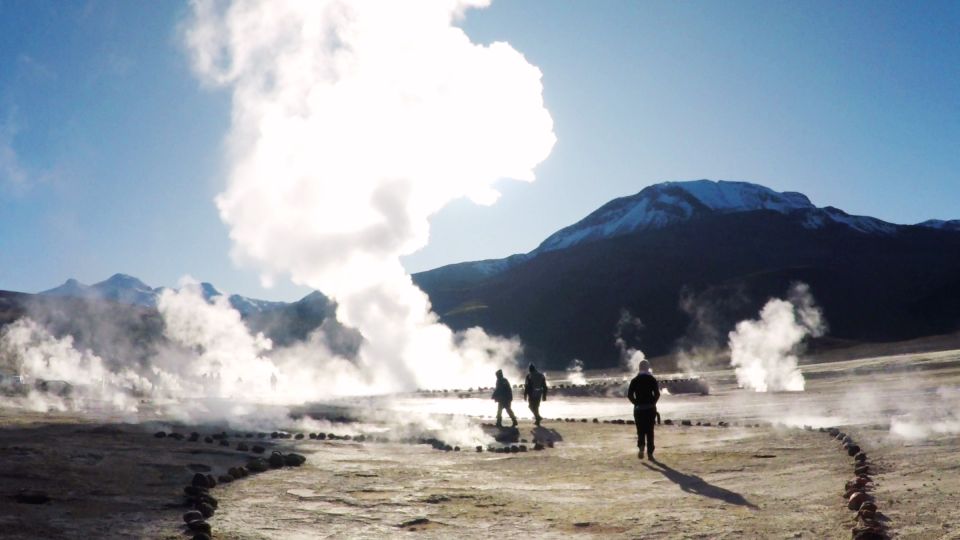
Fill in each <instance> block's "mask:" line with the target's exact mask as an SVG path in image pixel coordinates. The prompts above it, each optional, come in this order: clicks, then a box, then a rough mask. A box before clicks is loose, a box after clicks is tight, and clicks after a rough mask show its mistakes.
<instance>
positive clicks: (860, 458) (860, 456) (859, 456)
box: [853, 451, 867, 463]
mask: <svg viewBox="0 0 960 540" xmlns="http://www.w3.org/2000/svg"><path fill="white" fill-rule="evenodd" d="M853 459H855V460H856V461H857V462H858V463H863V462H865V461H866V460H867V454H866V453H864V452H863V451H861V452H860V453H858V454H857V455H855V456H853Z"/></svg>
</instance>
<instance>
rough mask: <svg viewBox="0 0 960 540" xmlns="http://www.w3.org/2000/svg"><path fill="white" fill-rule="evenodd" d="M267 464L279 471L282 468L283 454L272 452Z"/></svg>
mask: <svg viewBox="0 0 960 540" xmlns="http://www.w3.org/2000/svg"><path fill="white" fill-rule="evenodd" d="M267 462H268V463H269V464H270V466H271V467H273V468H274V469H279V468H280V467H283V454H281V453H280V452H277V451H274V452H273V453H272V454H270V457H269V458H267Z"/></svg>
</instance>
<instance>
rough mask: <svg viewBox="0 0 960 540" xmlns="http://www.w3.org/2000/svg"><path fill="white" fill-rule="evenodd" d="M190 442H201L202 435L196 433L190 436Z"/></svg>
mask: <svg viewBox="0 0 960 540" xmlns="http://www.w3.org/2000/svg"><path fill="white" fill-rule="evenodd" d="M187 440H188V441H190V442H197V441H199V440H200V434H199V433H197V432H196V431H194V432H193V433H191V434H190V438H188V439H187Z"/></svg>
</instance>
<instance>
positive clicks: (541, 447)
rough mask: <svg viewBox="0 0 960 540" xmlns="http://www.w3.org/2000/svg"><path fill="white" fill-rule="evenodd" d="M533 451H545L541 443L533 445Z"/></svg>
mask: <svg viewBox="0 0 960 540" xmlns="http://www.w3.org/2000/svg"><path fill="white" fill-rule="evenodd" d="M533 449H534V450H536V451H538V452H539V451H540V450H543V445H542V444H540V443H535V444H534V445H533Z"/></svg>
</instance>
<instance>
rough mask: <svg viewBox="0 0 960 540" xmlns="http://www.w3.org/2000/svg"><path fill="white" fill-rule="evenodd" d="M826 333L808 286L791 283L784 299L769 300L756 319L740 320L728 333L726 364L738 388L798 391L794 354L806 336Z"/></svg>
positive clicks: (799, 381) (799, 380)
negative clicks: (727, 362)
mask: <svg viewBox="0 0 960 540" xmlns="http://www.w3.org/2000/svg"><path fill="white" fill-rule="evenodd" d="M825 331H826V323H825V321H824V319H823V313H822V312H821V311H820V308H818V307H817V306H816V304H815V303H814V300H813V296H812V295H811V294H810V287H809V286H807V285H806V284H803V283H797V284H795V285H794V286H793V287H792V288H791V290H790V293H789V296H788V299H787V300H783V299H779V298H773V299H770V300H769V301H768V302H767V304H766V305H765V306H764V307H763V309H762V310H761V311H760V318H759V319H757V320H748V321H741V322H739V323H738V324H737V326H736V329H734V330H733V331H732V332H730V334H729V338H730V364H731V365H732V366H733V367H734V368H735V371H736V375H737V383H738V384H739V385H740V387H741V388H750V389H753V390H755V391H757V392H767V391H781V390H787V391H794V392H801V391H803V389H804V385H805V381H804V379H803V373H801V372H800V369H799V368H798V367H797V363H798V359H797V352H798V350H799V347H800V346H801V344H802V342H803V340H804V339H805V338H806V337H807V336H814V337H818V336H821V335H823V333H824V332H825Z"/></svg>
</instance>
